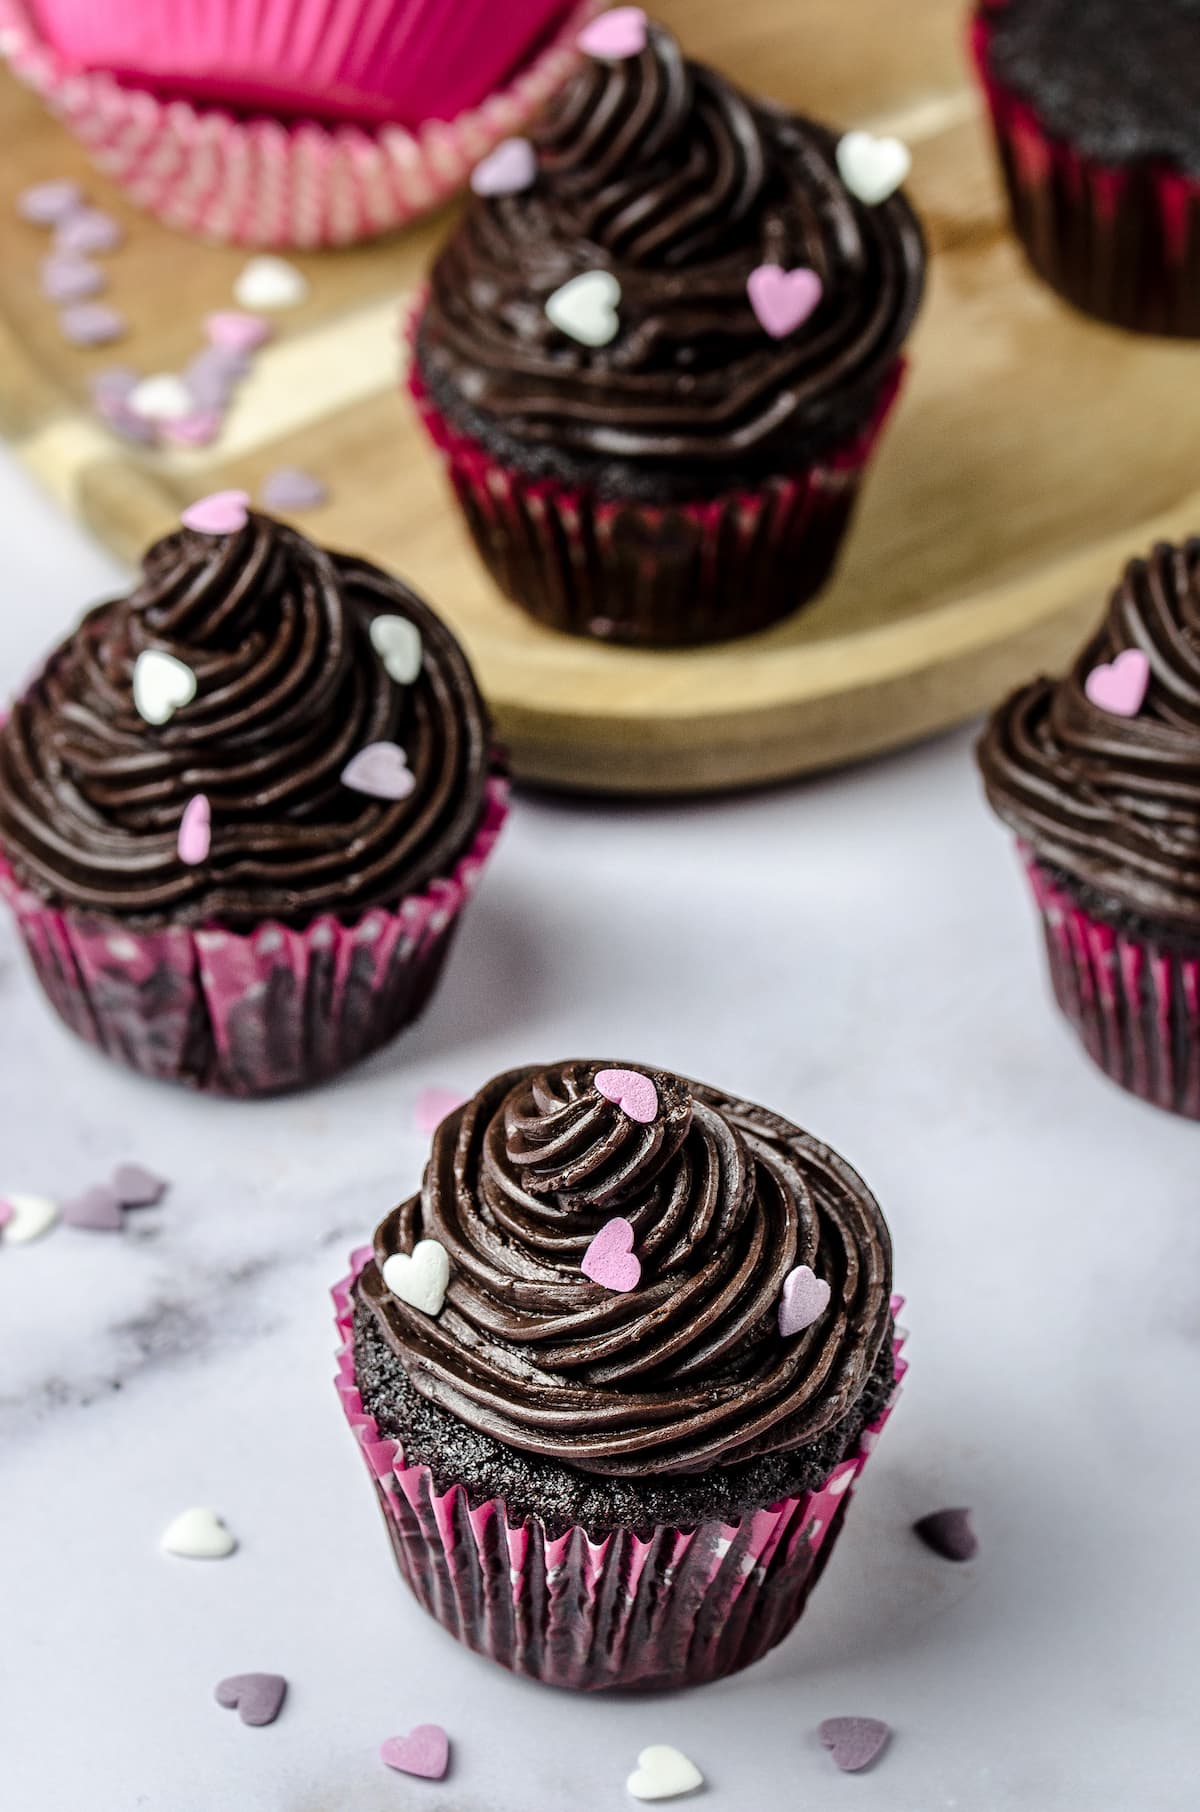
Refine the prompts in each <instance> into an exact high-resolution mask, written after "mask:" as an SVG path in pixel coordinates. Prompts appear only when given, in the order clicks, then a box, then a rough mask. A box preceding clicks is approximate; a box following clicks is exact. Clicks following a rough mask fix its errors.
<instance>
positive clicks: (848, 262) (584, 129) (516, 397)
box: [418, 27, 924, 485]
mask: <svg viewBox="0 0 1200 1812" xmlns="http://www.w3.org/2000/svg"><path fill="white" fill-rule="evenodd" d="M533 137H534V141H535V145H536V149H537V154H538V175H537V178H536V180H535V182H534V183H533V185H532V187H530V188H528V189H526V190H524V191H523V192H521V193H518V194H510V195H500V196H491V197H486V198H476V199H475V200H474V201H473V203H472V204H471V205H470V206H469V208H468V210H467V213H466V215H465V216H464V218H463V220H462V222H461V223H460V225H459V227H458V229H457V231H456V232H455V234H454V236H453V237H452V238H451V240H450V242H449V244H448V245H447V247H446V248H445V250H444V251H443V253H442V255H441V256H440V258H439V259H438V261H437V263H436V265H435V267H434V271H433V277H432V286H431V293H430V298H429V302H428V305H427V307H426V310H425V314H424V318H423V322H422V325H421V329H420V333H419V339H418V359H419V363H420V368H421V372H422V376H423V378H424V380H425V382H426V384H427V385H428V387H429V388H430V390H431V391H432V393H433V395H434V397H435V399H436V400H437V401H438V403H439V406H441V407H442V408H443V409H444V410H445V411H446V412H447V413H448V414H449V415H450V416H451V418H452V419H454V420H456V421H457V422H459V423H460V425H462V426H464V427H466V428H467V429H468V430H470V431H472V432H475V433H477V434H481V435H483V437H484V438H485V439H487V440H488V441H489V444H493V443H495V442H496V441H497V440H498V441H499V442H500V444H501V445H502V446H503V448H504V449H505V450H506V451H507V453H508V455H509V457H510V458H512V459H513V460H514V461H515V462H516V463H517V464H519V465H524V466H526V467H531V468H533V469H541V467H542V466H544V465H546V463H547V461H548V460H549V459H550V458H551V457H552V458H553V461H554V465H553V469H555V470H558V471H561V470H564V469H570V464H571V460H572V458H574V459H575V460H576V461H579V460H582V461H584V462H585V463H587V464H589V465H590V476H592V478H593V479H594V480H595V479H596V477H597V473H596V463H597V462H600V467H601V471H602V472H607V473H608V475H609V476H614V475H617V474H624V476H625V478H628V475H629V472H630V469H633V470H634V471H637V472H639V473H640V474H641V476H642V477H643V478H644V477H645V476H646V475H647V474H657V475H658V476H659V477H660V478H661V477H662V476H663V475H664V474H670V475H674V476H675V477H677V478H678V477H680V476H685V477H687V478H688V479H689V480H690V481H691V482H692V483H693V484H705V483H707V484H709V485H711V484H714V483H717V482H728V479H729V476H730V467H731V466H733V467H735V468H736V469H737V470H738V471H745V470H751V469H756V470H762V471H764V472H765V471H771V470H778V469H780V466H781V465H782V466H785V467H786V465H787V464H789V463H790V462H792V461H794V460H795V459H797V458H800V457H802V456H805V455H807V454H808V453H810V452H812V451H814V450H815V449H817V448H818V447H821V446H825V445H828V444H829V443H830V442H832V441H834V440H837V439H839V438H842V437H845V436H846V435H848V434H850V433H852V432H854V431H856V430H857V429H858V428H859V427H860V426H861V425H862V424H863V423H864V422H865V420H866V419H867V418H868V416H869V415H870V414H871V412H872V411H873V409H874V407H875V405H876V403H877V401H878V399H879V396H880V393H881V391H882V389H883V387H884V385H885V383H886V381H887V380H888V377H889V375H890V373H891V371H892V369H893V367H894V365H895V362H896V359H897V356H898V353H899V351H900V347H901V344H902V342H903V341H904V339H905V337H906V335H907V333H908V331H909V329H910V327H911V326H912V322H913V318H914V316H915V314H916V311H917V306H918V303H919V300H920V295H921V289H922V283H923V275H924V247H923V242H922V238H921V233H920V229H919V227H918V225H917V222H916V219H915V217H914V215H913V213H912V211H911V209H910V208H909V206H908V204H907V202H906V201H905V200H904V199H903V197H902V196H900V195H894V196H892V197H891V198H890V199H889V200H888V201H886V202H884V203H883V204H882V205H881V206H879V207H867V206H865V205H864V204H863V203H862V202H860V201H858V200H857V199H856V198H855V197H854V196H853V195H851V194H850V192H849V191H848V190H847V188H846V186H845V184H844V183H843V182H842V179H841V177H840V176H839V174H838V170H837V163H836V156H835V152H836V146H837V139H836V137H835V135H834V134H832V133H830V132H828V131H827V130H826V129H825V128H824V127H822V126H818V125H814V124H813V123H812V122H810V121H808V120H805V119H802V118H799V117H796V116H793V115H789V114H786V113H784V112H782V111H780V110H778V109H775V108H772V107H769V106H768V105H766V104H765V103H762V102H757V101H753V100H750V99H748V98H747V97H746V96H745V95H743V94H741V93H740V92H739V91H738V89H736V88H735V87H734V86H733V85H732V83H730V82H728V81H726V80H725V78H724V77H723V76H720V75H718V74H716V73H715V72H714V71H713V70H711V69H707V68H705V67H703V66H702V65H701V64H698V63H693V62H691V61H689V60H688V59H686V58H685V57H684V56H683V54H682V53H681V51H680V49H679V46H678V44H677V43H676V42H675V40H674V38H672V37H671V36H670V35H669V34H668V33H667V32H665V31H663V30H661V29H660V28H658V27H652V28H651V30H650V33H649V38H648V42H647V45H646V48H645V50H644V51H643V52H642V53H641V54H640V55H639V56H636V57H629V58H624V59H620V60H617V61H613V62H609V61H601V60H597V59H594V58H593V59H588V60H586V61H585V64H584V66H583V68H582V69H581V71H580V73H579V74H578V75H577V76H576V77H575V79H574V80H573V81H572V82H571V83H570V84H569V85H568V86H567V88H566V89H565V91H564V92H563V93H562V94H561V96H560V97H559V98H558V99H557V101H556V102H554V103H552V105H551V107H550V109H549V111H548V113H547V114H546V115H545V117H544V118H543V120H542V122H541V124H540V125H539V126H538V127H536V128H535V130H534V133H533ZM761 264H778V265H781V266H783V267H784V268H788V269H790V268H793V267H796V266H805V267H808V268H810V269H812V270H815V271H816V272H817V274H818V275H819V276H820V278H821V281H822V284H823V286H824V293H823V297H822V299H821V301H820V303H819V305H818V306H817V308H816V310H815V312H814V313H813V315H812V316H811V317H810V318H809V320H808V321H807V322H805V323H804V325H803V327H802V328H801V329H799V330H797V331H795V332H793V333H791V334H788V335H787V336H785V337H783V338H781V339H773V338H772V337H771V336H770V335H769V334H768V333H767V332H766V331H765V329H764V328H763V327H762V325H761V324H760V322H759V321H758V319H757V317H756V316H755V314H754V311H753V309H752V308H751V306H750V303H749V300H748V298H747V291H746V282H747V279H748V277H749V276H750V274H751V272H752V271H753V270H754V269H755V268H756V266H758V265H761ZM596 269H601V270H606V271H609V272H611V273H612V274H613V275H614V276H615V277H616V278H617V281H618V282H619V284H620V287H621V300H620V304H619V310H618V313H619V320H620V330H619V332H618V334H617V336H616V338H615V339H614V340H612V341H611V342H610V343H609V344H608V345H607V346H604V347H600V348H598V349H590V348H587V347H584V346H582V345H579V344H577V343H576V342H575V341H574V340H572V339H570V338H569V337H567V336H566V335H565V334H563V333H561V332H559V330H558V329H557V328H555V327H554V326H553V325H552V324H551V323H550V321H549V320H548V319H547V317H546V314H545V303H546V301H547V299H548V297H549V296H550V295H551V294H552V293H553V292H554V291H555V290H557V289H558V288H559V287H560V286H561V285H562V284H564V283H565V282H567V281H568V280H569V279H570V278H572V277H575V276H578V275H580V274H581V273H583V272H584V271H588V270H596ZM564 460H566V462H567V465H566V467H565V468H564V464H563V462H564ZM605 462H611V464H610V465H605Z"/></svg>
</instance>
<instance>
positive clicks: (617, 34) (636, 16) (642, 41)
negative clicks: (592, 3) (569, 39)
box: [575, 6, 647, 62]
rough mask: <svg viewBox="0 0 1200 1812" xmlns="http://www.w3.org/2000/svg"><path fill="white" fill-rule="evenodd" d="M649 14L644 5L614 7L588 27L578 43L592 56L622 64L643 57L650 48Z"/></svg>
mask: <svg viewBox="0 0 1200 1812" xmlns="http://www.w3.org/2000/svg"><path fill="white" fill-rule="evenodd" d="M646 32H647V26H646V15H645V13H644V12H643V11H642V9H641V7H640V6H614V7H613V8H612V10H611V11H610V12H607V13H601V15H600V17H599V18H598V19H593V20H592V22H591V24H590V25H585V26H584V28H583V30H582V31H581V32H580V34H579V36H578V38H577V39H576V40H575V42H576V43H577V44H578V46H579V48H580V50H581V51H583V53H584V55H585V56H588V57H603V58H605V59H606V60H607V61H609V62H619V61H621V60H622V59H623V58H625V57H640V56H641V54H642V52H643V51H644V50H645V48H646Z"/></svg>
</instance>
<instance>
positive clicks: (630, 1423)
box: [358, 1062, 891, 1477]
mask: <svg viewBox="0 0 1200 1812" xmlns="http://www.w3.org/2000/svg"><path fill="white" fill-rule="evenodd" d="M605 1067H606V1066H605V1065H603V1064H598V1063H584V1062H574V1063H564V1064H560V1065H557V1066H555V1067H554V1068H551V1069H546V1070H535V1069H521V1070H512V1071H509V1072H507V1073H506V1074H504V1075H501V1076H498V1077H496V1078H495V1079H494V1080H493V1081H492V1082H489V1083H488V1084H487V1086H486V1087H485V1088H483V1089H481V1090H480V1092H479V1094H478V1095H476V1096H475V1098H474V1099H473V1100H472V1101H470V1102H468V1103H467V1104H466V1105H465V1106H464V1107H462V1108H460V1109H458V1110H457V1111H456V1112H455V1113H453V1114H451V1115H450V1116H449V1117H448V1118H447V1119H446V1120H444V1121H443V1122H442V1125H441V1126H440V1127H439V1129H438V1131H437V1133H436V1134H435V1136H434V1141H433V1150H432V1155H431V1157H430V1160H429V1164H428V1167H427V1169H426V1173H425V1179H424V1183H423V1185H422V1189H421V1192H420V1194H419V1195H416V1196H413V1197H412V1198H411V1200H409V1201H407V1202H405V1203H403V1204H402V1205H401V1206H400V1207H399V1208H397V1209H395V1210H394V1211H393V1212H392V1213H391V1214H389V1215H388V1216H387V1218H386V1219H385V1220H384V1221H383V1223H382V1224H381V1226H380V1227H379V1229H378V1231H377V1233H376V1236H375V1248H374V1260H373V1261H372V1262H371V1263H369V1264H368V1265H367V1267H366V1269H365V1270H364V1271H363V1273H362V1276H361V1278H360V1281H359V1285H358V1289H359V1293H360V1301H361V1302H362V1304H363V1305H364V1307H365V1308H366V1309H368V1310H369V1311H370V1312H371V1313H372V1314H373V1316H374V1318H375V1321H376V1323H377V1325H378V1327H379V1328H380V1330H381V1332H382V1334H383V1337H384V1338H385V1340H386V1341H387V1343H388V1345H389V1347H390V1348H391V1350H392V1351H393V1352H395V1353H396V1355H397V1356H398V1357H399V1359H400V1360H401V1362H402V1363H403V1365H404V1368H405V1371H406V1373H407V1375H408V1377H409V1379H410V1380H411V1383H412V1385H413V1387H414V1389H415V1390H417V1391H418V1392H419V1393H420V1394H421V1396H422V1397H424V1398H426V1399H428V1400H429V1401H431V1402H432V1403H434V1404H436V1405H437V1406H438V1407H439V1408H441V1409H443V1410H445V1411H448V1412H450V1413H451V1414H452V1415H454V1416H455V1417H457V1418H458V1420H459V1421H460V1422H464V1423H466V1424H467V1425H468V1426H469V1427H470V1428H472V1429H474V1430H476V1431H478V1432H480V1433H482V1434H484V1435H487V1436H489V1437H491V1438H492V1439H494V1440H497V1441H499V1442H502V1443H503V1444H504V1445H506V1446H507V1447H509V1448H515V1449H517V1450H518V1451H520V1452H524V1453H530V1454H539V1455H543V1456H546V1457H548V1458H551V1459H554V1460H556V1461H558V1462H560V1463H562V1464H565V1465H567V1466H570V1467H574V1468H577V1469H578V1470H580V1471H583V1472H587V1473H593V1474H601V1475H605V1474H607V1475H618V1476H621V1475H624V1476H633V1477H639V1476H640V1477H645V1476H650V1475H656V1474H671V1473H693V1474H694V1473H698V1472H702V1471H704V1470H705V1469H706V1468H708V1467H710V1466H732V1465H737V1464H740V1463H742V1462H745V1461H748V1460H750V1459H753V1458H755V1457H756V1456H759V1455H763V1454H769V1453H777V1452H787V1451H791V1450H793V1449H797V1448H800V1447H803V1446H806V1445H808V1444H810V1443H812V1442H813V1441H815V1440H817V1439H818V1438H819V1437H821V1436H822V1435H823V1434H824V1433H825V1432H826V1431H828V1430H830V1429H832V1428H833V1427H835V1426H836V1425H837V1424H839V1423H841V1422H842V1421H843V1420H844V1419H845V1417H846V1416H847V1414H848V1412H849V1411H850V1410H851V1409H852V1408H853V1406H854V1405H855V1403H856V1402H857V1400H858V1398H859V1397H860V1395H861V1394H862V1392H863V1390H864V1388H865V1386H866V1384H867V1381H868V1380H869V1379H870V1378H871V1376H872V1374H873V1372H874V1371H875V1369H876V1366H877V1363H878V1362H879V1360H880V1355H881V1351H882V1349H883V1346H884V1342H885V1340H886V1339H887V1338H888V1337H889V1333H890V1325H891V1323H890V1297H891V1246H890V1241H889V1237H888V1232H887V1227H886V1225H885V1223H884V1220H883V1217H882V1214H881V1213H880V1210H879V1206H878V1204H877V1203H876V1201H875V1199H874V1197H873V1196H872V1195H871V1193H870V1191H869V1190H868V1189H867V1187H866V1185H865V1184H864V1183H863V1182H862V1180H861V1178H860V1177H858V1176H857V1175H856V1174H855V1172H854V1171H853V1170H852V1169H851V1168H850V1166H849V1165H848V1164H846V1163H845V1162H844V1161H843V1160H842V1159H841V1158H839V1157H838V1156H837V1155H836V1153H834V1152H831V1151H830V1150H829V1149H828V1147H827V1146H824V1145H822V1144H820V1143H819V1142H818V1141H817V1140H815V1139H813V1138H811V1137H810V1135H809V1134H807V1133H804V1132H801V1131H800V1129H799V1128H798V1127H795V1126H792V1125H791V1124H790V1123H789V1122H788V1121H786V1120H781V1119H779V1118H778V1117H777V1116H776V1115H773V1114H769V1113H767V1112H766V1111H765V1110H764V1109H762V1108H759V1107H755V1106H754V1105H752V1104H751V1103H748V1102H739V1101H735V1100H732V1099H730V1098H729V1097H727V1096H724V1095H722V1094H719V1093H718V1092H717V1091H715V1090H713V1089H709V1088H705V1087H703V1086H701V1085H700V1084H698V1083H688V1082H682V1081H680V1080H678V1079H676V1078H674V1077H670V1076H666V1075H663V1074H661V1073H658V1072H654V1071H648V1072H645V1073H646V1074H650V1075H651V1076H653V1079H654V1081H655V1084H656V1087H657V1089H658V1094H659V1111H658V1114H657V1115H656V1117H655V1119H654V1120H653V1121H652V1122H650V1123H649V1124H647V1125H641V1124H639V1123H637V1122H634V1121H632V1120H630V1119H629V1118H628V1117H627V1116H626V1115H625V1113H624V1111H623V1110H622V1109H621V1108H619V1107H617V1106H615V1105H614V1104H613V1103H612V1102H610V1101H608V1100H607V1099H605V1098H604V1097H603V1096H602V1095H601V1094H600V1093H599V1091H598V1090H597V1089H596V1087H595V1082H594V1078H595V1076H596V1074H597V1072H598V1071H599V1070H601V1069H603V1068H605ZM614 1213H619V1214H620V1215H621V1216H622V1217H623V1218H625V1219H626V1220H628V1222H629V1223H630V1225H631V1227H632V1228H633V1234H634V1251H635V1252H636V1255H637V1257H638V1259H639V1260H640V1263H641V1279H640V1282H639V1283H638V1285H637V1286H636V1288H634V1289H633V1290H631V1291H628V1292H615V1291H610V1290H607V1289H605V1288H603V1287H602V1286H600V1285H599V1284H595V1283H592V1282H591V1281H589V1279H588V1278H587V1277H586V1276H585V1275H584V1274H583V1272H582V1270H581V1269H580V1266H581V1261H582V1259H583V1256H584V1254H585V1252H586V1250H587V1247H588V1245H589V1244H590V1242H591V1240H592V1239H593V1237H594V1236H595V1234H596V1233H597V1232H598V1231H599V1229H600V1228H601V1227H603V1226H604V1225H605V1224H606V1222H607V1221H608V1220H609V1219H611V1218H612V1216H613V1215H614ZM419 1240H436V1241H438V1242H439V1243H440V1244H441V1245H442V1246H443V1247H444V1248H445V1250H446V1252H447V1254H448V1255H449V1260H450V1285H449V1291H448V1294H447V1297H446V1301H445V1304H444V1306H443V1308H442V1309H441V1312H440V1314H438V1315H437V1316H436V1317H433V1316H430V1315H428V1314H426V1313H424V1312H423V1311H421V1310H419V1309H416V1308H412V1307H410V1306H408V1305H407V1304H406V1303H404V1302H402V1301H401V1300H400V1299H399V1298H398V1297H396V1296H395V1295H393V1294H392V1293H391V1292H390V1291H389V1290H388V1289H387V1287H386V1286H385V1284H384V1281H383V1275H382V1270H383V1266H384V1265H385V1264H386V1262H387V1260H388V1258H389V1257H390V1256H391V1255H392V1254H393V1253H397V1252H401V1253H406V1252H411V1250H412V1249H413V1247H414V1246H415V1244H416V1243H417V1241H419ZM805 1264H806V1265H810V1266H811V1267H812V1268H813V1270H814V1271H815V1272H816V1273H817V1275H818V1276H819V1277H822V1278H824V1279H825V1280H826V1281H827V1282H828V1283H829V1285H830V1286H831V1291H832V1295H831V1300H830V1303H829V1306H828V1308H827V1309H826V1310H825V1311H824V1313H823V1314H822V1315H820V1316H819V1318H818V1319H817V1320H816V1322H815V1323H813V1325H812V1326H810V1327H809V1328H807V1329H805V1330H804V1331H803V1332H802V1333H800V1334H798V1335H795V1336H792V1337H790V1338H787V1339H785V1338H784V1337H783V1336H782V1335H781V1333H780V1331H779V1325H778V1309H779V1302H780V1295H781V1291H782V1288H783V1283H784V1280H785V1278H786V1277H787V1275H788V1273H789V1272H790V1271H791V1270H792V1269H793V1268H794V1267H795V1266H797V1265H805Z"/></svg>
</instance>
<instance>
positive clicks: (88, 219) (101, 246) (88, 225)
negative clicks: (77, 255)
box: [54, 207, 125, 256]
mask: <svg viewBox="0 0 1200 1812" xmlns="http://www.w3.org/2000/svg"><path fill="white" fill-rule="evenodd" d="M124 237H125V235H124V234H123V233H122V231H121V228H120V226H119V225H118V223H117V222H116V221H115V220H114V219H113V217H112V215H111V214H106V213H105V212H104V211H103V209H102V208H86V207H78V208H71V209H69V210H68V212H67V213H65V214H63V215H62V216H61V217H60V218H59V220H58V221H57V222H56V223H55V232H54V248H55V250H56V251H59V252H81V253H83V254H84V255H85V256H94V255H95V254H96V253H97V252H115V251H116V249H117V247H118V246H119V245H120V243H121V241H122V239H123V238H124Z"/></svg>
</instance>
